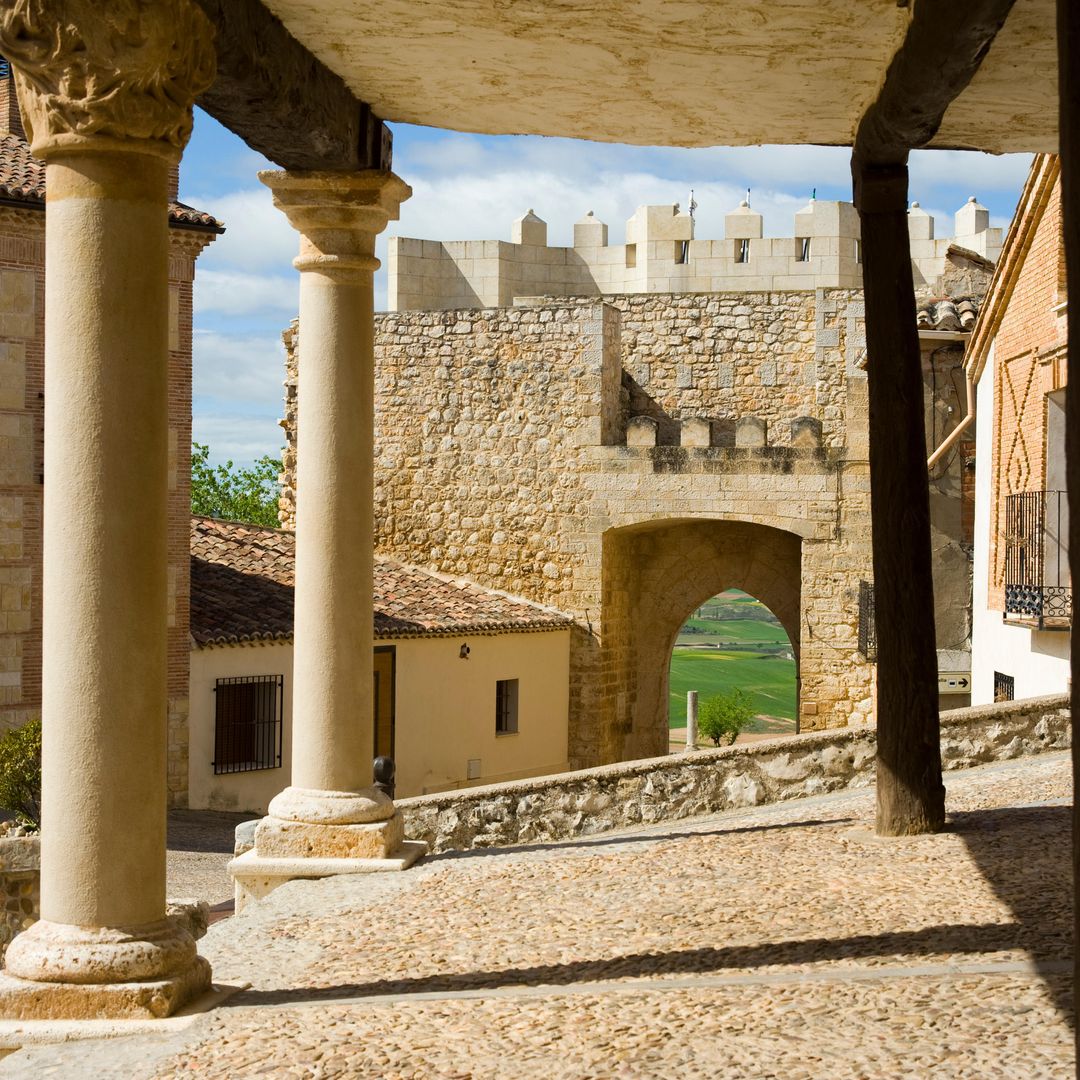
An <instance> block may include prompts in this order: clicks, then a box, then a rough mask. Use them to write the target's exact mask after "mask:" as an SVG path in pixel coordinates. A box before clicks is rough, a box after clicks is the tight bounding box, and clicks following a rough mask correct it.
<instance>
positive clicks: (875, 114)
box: [851, 0, 1068, 836]
mask: <svg viewBox="0 0 1080 1080" xmlns="http://www.w3.org/2000/svg"><path fill="white" fill-rule="evenodd" d="M1014 2H1015V0H965V2H964V3H962V4H916V5H915V7H914V9H913V14H912V19H911V23H910V25H909V26H908V31H907V36H906V37H905V38H904V44H903V45H902V46H901V47H900V49H899V51H898V52H897V53H896V55H895V56H894V57H893V59H892V61H891V62H890V64H889V70H888V71H887V72H886V74H885V82H884V84H883V85H882V87H881V91H880V93H879V94H878V97H877V100H876V101H875V102H874V103H873V104H872V105H871V106H870V108H869V109H867V110H866V112H865V114H864V115H863V118H862V120H861V121H860V122H859V130H858V132H857V133H856V136H855V149H854V151H853V153H852V156H851V174H852V179H853V181H854V186H855V205H856V206H857V207H858V208H859V217H860V220H861V223H862V250H863V287H864V289H865V292H866V346H867V375H868V378H869V384H870V385H869V391H870V490H871V499H870V513H871V523H872V528H873V544H874V590H875V595H874V609H875V615H876V619H875V622H876V625H877V644H878V715H877V729H878V768H877V831H878V832H879V833H880V834H882V835H884V836H903V835H906V834H909V833H921V832H934V831H936V830H938V829H940V828H941V827H942V826H943V825H944V823H945V789H944V788H943V787H942V784H941V751H940V745H939V741H940V733H939V725H938V706H937V650H936V648H935V645H934V585H933V580H932V578H931V574H930V495H929V489H928V483H929V481H928V477H927V469H926V436H925V432H924V425H923V388H922V373H921V361H920V357H919V338H918V333H917V332H916V329H915V287H914V283H913V281H912V275H911V253H910V249H909V246H908V232H907V160H908V152H909V150H911V149H912V148H913V147H916V146H925V145H926V144H927V143H928V142H930V140H931V139H932V138H933V137H934V133H935V132H936V131H937V130H938V127H939V125H940V124H941V120H942V117H943V116H944V115H945V111H946V109H948V107H949V105H950V103H951V102H953V101H955V100H956V98H957V97H958V96H959V95H960V94H961V93H962V92H963V90H964V88H965V87H966V86H967V85H968V84H969V83H970V82H971V80H972V78H973V77H974V75H975V73H976V72H977V71H978V70H979V65H980V64H981V63H982V60H983V57H985V56H986V54H987V52H988V51H989V49H990V46H991V44H992V43H993V40H994V37H995V35H996V34H997V32H998V30H1000V29H1001V27H1002V25H1003V24H1004V22H1005V19H1006V18H1007V17H1008V14H1009V11H1010V9H1011V8H1012V6H1013V3H1014ZM1061 2H1063V3H1066V0H1061ZM1066 6H1068V5H1067V3H1066Z"/></svg>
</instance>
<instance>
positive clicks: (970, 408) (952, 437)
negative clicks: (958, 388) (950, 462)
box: [926, 365, 975, 469]
mask: <svg viewBox="0 0 1080 1080" xmlns="http://www.w3.org/2000/svg"><path fill="white" fill-rule="evenodd" d="M964 382H965V383H966V384H967V414H966V415H965V416H964V418H963V419H962V420H961V421H960V423H959V424H957V425H956V427H954V428H953V429H952V431H950V432H949V434H948V436H947V437H946V438H945V441H944V442H943V443H942V444H941V445H940V446H939V447H938V448H937V449H936V450H935V451H934V452H933V453H932V454H931V455H930V457H928V458H927V459H926V467H927V469H932V468H933V467H934V466H935V465H936V464H937V463H938V462H939V461H940V460H941V459H942V458H943V457H944V456H945V455H946V454H947V453H948V452H949V451H950V450H951V449H952V448H953V447H954V446H955V445H956V444H957V443H958V442H959V441H960V436H961V435H963V434H964V432H965V431H966V430H967V429H968V428H969V427H970V426H971V421H972V420H974V419H975V381H974V379H973V378H972V376H971V368H969V367H967V366H966V365H965V367H964Z"/></svg>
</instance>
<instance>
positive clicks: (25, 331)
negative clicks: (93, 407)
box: [0, 59, 222, 802]
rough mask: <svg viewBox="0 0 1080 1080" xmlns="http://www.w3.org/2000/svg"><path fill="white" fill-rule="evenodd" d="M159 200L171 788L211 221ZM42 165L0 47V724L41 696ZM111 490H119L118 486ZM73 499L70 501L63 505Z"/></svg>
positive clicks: (24, 715)
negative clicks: (201, 267) (164, 233)
mask: <svg viewBox="0 0 1080 1080" xmlns="http://www.w3.org/2000/svg"><path fill="white" fill-rule="evenodd" d="M178 180H179V176H178V173H177V172H176V171H174V172H173V175H172V178H171V185H172V190H171V192H170V198H171V202H170V205H169V224H170V226H171V228H170V231H169V236H170V244H169V372H168V380H169V565H168V575H169V576H168V584H169V639H168V664H169V667H168V715H169V792H170V798H171V799H173V800H174V801H178V802H183V800H184V798H185V793H186V788H187V714H188V660H189V644H188V590H189V585H188V574H189V570H188V566H189V550H188V532H189V523H190V515H191V490H190V489H191V304H192V283H193V281H194V276H195V260H196V259H197V258H198V256H199V253H200V252H201V251H202V250H203V249H204V248H205V247H206V245H207V244H209V243H210V242H212V241H213V239H214V237H215V236H217V235H218V234H219V233H220V232H222V226H221V224H220V223H219V222H218V221H216V220H215V219H214V218H213V217H211V216H210V215H209V214H205V213H202V212H200V211H198V210H195V209H193V208H191V207H189V206H185V205H184V204H183V203H180V202H178V201H177V198H176V196H177V185H178ZM44 289H45V166H44V164H43V163H42V162H41V161H38V160H37V159H35V158H34V157H33V156H32V155H31V153H30V147H29V145H28V144H27V141H26V137H25V133H24V131H23V127H22V121H21V118H20V116H19V108H18V103H17V102H16V99H15V90H14V84H13V81H12V78H11V71H10V68H9V67H8V65H7V63H6V61H3V60H2V59H0V728H2V729H6V728H10V727H15V726H18V725H20V724H22V723H25V722H26V720H28V719H29V718H30V717H32V716H34V715H36V714H37V713H38V712H39V710H40V707H41V610H42V597H41V559H42V532H41V514H42V485H43V484H44V481H45V466H44V461H43V432H44V422H45V372H44V346H45V329H44V328H45V310H44ZM110 497H111V498H115V499H123V498H125V497H126V493H124V492H112V493H110ZM81 510H82V508H80V507H79V506H73V507H71V512H72V513H73V514H78V513H80V512H81Z"/></svg>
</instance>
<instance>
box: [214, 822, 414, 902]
mask: <svg viewBox="0 0 1080 1080" xmlns="http://www.w3.org/2000/svg"><path fill="white" fill-rule="evenodd" d="M427 850H428V846H427V844H425V843H423V842H422V841H419V840H405V841H403V842H402V844H401V846H400V847H399V848H397V849H396V850H395V851H394V852H393V853H392V854H391V855H390V856H389V857H387V858H381V859H341V858H268V857H266V856H263V855H260V854H258V852H257V851H254V850H252V851H246V852H244V854H243V855H238V856H237V857H236V858H235V859H233V860H232V862H230V863H229V866H228V870H229V874H230V875H231V876H232V879H233V881H234V883H235V887H236V894H235V895H236V910H237V911H238V912H240V911H243V909H244V907H245V906H246V905H247V904H248V902H249V901H251V900H261V899H262V898H263V897H264V896H269V895H270V893H272V892H273V891H274V890H275V889H276V888H278V887H279V886H281V885H284V884H285V883H286V882H287V881H292V880H294V879H295V878H324V877H337V876H339V875H342V874H376V873H383V872H386V871H396V870H408V869H409V867H410V866H412V865H413V863H415V862H416V861H417V859H419V858H421V857H423V856H424V855H426V854H427Z"/></svg>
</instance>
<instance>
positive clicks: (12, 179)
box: [0, 135, 224, 232]
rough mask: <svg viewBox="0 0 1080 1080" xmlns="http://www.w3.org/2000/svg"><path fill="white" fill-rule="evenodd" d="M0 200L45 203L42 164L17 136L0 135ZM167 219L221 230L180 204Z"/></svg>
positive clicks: (171, 206)
mask: <svg viewBox="0 0 1080 1080" xmlns="http://www.w3.org/2000/svg"><path fill="white" fill-rule="evenodd" d="M0 199H5V200H14V201H16V202H25V203H29V204H31V205H32V206H41V205H42V204H44V202H45V162H44V161H41V160H40V159H39V158H36V157H34V155H33V154H31V153H30V146H29V144H28V143H26V142H25V141H24V140H23V139H20V138H19V137H18V135H0ZM169 220H170V221H171V222H172V223H173V224H174V225H181V226H186V227H188V228H194V229H213V230H214V232H222V231H223V230H224V226H223V225H222V224H221V222H220V221H218V220H217V218H215V217H212V216H211V215H210V214H206V213H203V211H202V210H196V209H195V208H194V207H192V206H187V205H185V204H184V203H182V202H171V203H169Z"/></svg>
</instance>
